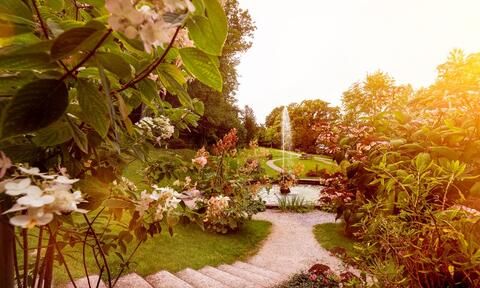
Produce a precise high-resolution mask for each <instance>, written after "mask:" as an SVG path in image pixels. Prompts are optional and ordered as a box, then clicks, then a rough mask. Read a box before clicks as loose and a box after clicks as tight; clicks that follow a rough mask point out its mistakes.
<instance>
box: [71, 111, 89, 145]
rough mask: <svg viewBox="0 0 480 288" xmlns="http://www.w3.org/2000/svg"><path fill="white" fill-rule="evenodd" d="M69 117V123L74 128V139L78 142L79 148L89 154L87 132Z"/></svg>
mask: <svg viewBox="0 0 480 288" xmlns="http://www.w3.org/2000/svg"><path fill="white" fill-rule="evenodd" d="M67 119H68V124H69V125H70V128H71V129H72V136H73V141H75V144H77V146H78V148H80V150H82V151H83V152H84V153H85V154H88V138H87V134H85V132H83V131H82V129H80V128H79V127H78V126H77V124H75V123H74V122H73V120H71V119H69V118H68V117H67Z"/></svg>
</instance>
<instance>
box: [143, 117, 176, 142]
mask: <svg viewBox="0 0 480 288" xmlns="http://www.w3.org/2000/svg"><path fill="white" fill-rule="evenodd" d="M136 126H137V127H138V128H139V129H140V130H142V133H143V134H144V135H145V136H146V137H147V138H148V139H151V140H155V141H156V142H157V143H158V144H159V145H160V143H161V141H162V140H166V139H169V138H171V137H172V136H173V133H174V132H175V127H173V125H172V124H170V119H168V118H167V117H165V116H163V115H160V116H158V117H155V118H152V117H143V118H142V119H141V120H140V121H138V122H137V124H136Z"/></svg>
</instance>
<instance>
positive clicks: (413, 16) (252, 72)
mask: <svg viewBox="0 0 480 288" xmlns="http://www.w3.org/2000/svg"><path fill="white" fill-rule="evenodd" d="M239 2H240V6H241V7H242V8H243V9H248V10H249V12H250V14H251V16H252V18H253V20H254V21H255V24H256V26H257V30H256V31H255V36H254V39H253V47H252V48H251V49H250V50H249V51H248V52H247V53H245V54H244V55H243V56H242V57H241V63H240V65H239V67H238V72H239V75H240V78H239V82H240V86H239V91H238V94H237V99H238V105H239V106H240V107H243V106H244V105H249V106H251V107H252V108H253V110H254V111H255V114H256V117H257V121H258V122H259V123H263V122H264V121H265V117H266V116H267V115H268V114H269V113H270V111H271V110H272V109H273V108H275V107H276V106H280V105H286V104H289V103H292V102H301V101H302V100H305V99H322V100H324V101H326V102H329V103H331V104H332V105H341V96H342V92H343V91H345V90H347V89H348V88H349V87H350V85H352V84H353V83H354V82H356V81H360V80H362V79H364V78H365V76H366V75H367V73H371V72H375V71H377V70H382V71H384V72H387V73H389V74H390V75H391V76H393V77H394V78H395V79H396V81H397V83H398V84H407V83H410V84H412V85H413V87H414V88H419V87H422V86H428V85H429V84H430V83H432V82H433V81H434V79H435V77H436V67H437V66H438V65H439V64H441V63H443V62H445V60H446V59H447V57H448V54H449V52H450V51H451V50H452V49H455V48H461V49H463V50H464V51H465V52H466V53H473V52H480V0H295V1H291V0H290V1H286V0H239Z"/></svg>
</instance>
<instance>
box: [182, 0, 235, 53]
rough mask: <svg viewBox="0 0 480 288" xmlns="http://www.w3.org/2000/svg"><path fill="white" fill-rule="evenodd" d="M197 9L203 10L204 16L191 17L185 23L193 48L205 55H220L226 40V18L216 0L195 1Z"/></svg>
mask: <svg viewBox="0 0 480 288" xmlns="http://www.w3.org/2000/svg"><path fill="white" fill-rule="evenodd" d="M194 4H195V6H196V7H197V9H199V8H200V9H201V10H200V11H202V10H203V8H205V15H198V14H200V13H199V11H198V10H197V13H196V14H197V15H195V16H193V17H192V18H191V19H189V21H188V22H187V27H188V31H189V35H190V38H191V39H192V40H193V41H194V42H195V46H196V47H197V48H198V49H200V50H202V51H203V52H205V53H208V54H211V55H221V54H222V50H223V45H224V44H225V40H226V39H227V34H228V24H227V17H226V15H225V12H224V11H223V7H222V5H220V3H219V2H218V0H203V1H195V3H194ZM202 14H203V13H202Z"/></svg>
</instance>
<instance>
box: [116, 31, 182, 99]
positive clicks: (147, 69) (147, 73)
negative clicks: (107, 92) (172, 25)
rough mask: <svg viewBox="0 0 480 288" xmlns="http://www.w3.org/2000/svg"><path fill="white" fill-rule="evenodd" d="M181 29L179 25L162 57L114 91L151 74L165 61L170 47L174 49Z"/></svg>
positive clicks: (123, 88) (118, 90)
mask: <svg viewBox="0 0 480 288" xmlns="http://www.w3.org/2000/svg"><path fill="white" fill-rule="evenodd" d="M180 29H182V26H179V27H178V28H177V30H175V34H174V35H173V37H172V39H171V40H170V43H168V46H167V49H165V51H163V53H162V56H160V58H158V59H157V60H155V61H154V62H153V63H152V64H150V65H148V66H147V67H146V68H145V69H144V70H142V71H141V72H140V73H138V75H137V76H135V78H133V79H132V80H131V81H129V82H128V83H126V84H125V85H123V86H122V87H121V88H120V89H117V90H114V91H112V92H113V93H115V92H117V93H118V92H122V91H124V90H126V89H128V88H130V87H132V86H133V85H135V84H137V83H138V82H140V81H142V80H143V79H144V78H145V77H147V76H148V75H150V73H152V71H153V70H155V69H156V68H157V66H158V65H160V63H162V62H163V60H164V59H165V57H167V54H168V52H169V51H170V49H172V47H173V43H175V40H176V39H177V36H178V33H179V32H180Z"/></svg>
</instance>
